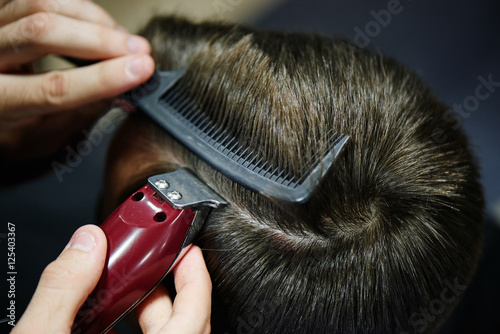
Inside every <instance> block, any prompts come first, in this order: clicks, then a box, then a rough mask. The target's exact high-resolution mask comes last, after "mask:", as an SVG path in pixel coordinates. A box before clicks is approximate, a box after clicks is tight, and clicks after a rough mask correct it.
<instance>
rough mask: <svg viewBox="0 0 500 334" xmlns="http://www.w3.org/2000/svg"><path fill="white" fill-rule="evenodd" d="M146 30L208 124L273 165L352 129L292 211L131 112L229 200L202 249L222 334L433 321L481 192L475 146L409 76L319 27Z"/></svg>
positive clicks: (456, 272)
mask: <svg viewBox="0 0 500 334" xmlns="http://www.w3.org/2000/svg"><path fill="white" fill-rule="evenodd" d="M142 34H143V35H144V36H145V37H146V38H148V39H149V40H150V41H151V43H152V48H153V56H154V58H155V60H156V62H157V67H158V69H160V70H171V69H178V68H180V67H185V68H186V73H185V75H184V77H183V78H182V79H181V82H180V84H181V85H182V86H183V87H185V89H186V90H187V91H188V92H189V94H190V96H191V98H192V99H193V100H194V101H195V102H196V103H197V104H198V105H199V106H200V107H201V108H202V110H204V112H205V113H206V114H207V116H208V117H210V118H211V119H212V120H213V121H214V122H216V124H217V125H218V126H219V127H222V128H224V129H226V130H227V131H229V132H230V133H231V135H232V136H234V137H236V138H237V140H238V142H239V143H240V145H243V146H245V147H248V148H249V149H250V150H252V151H253V152H254V154H255V155H258V156H260V157H262V158H264V159H266V161H268V162H269V163H271V164H272V165H274V166H278V167H280V168H283V169H285V170H286V171H287V172H289V173H292V174H294V173H300V171H301V170H302V169H304V168H307V167H308V166H307V161H309V158H310V157H312V156H314V155H315V154H317V153H318V152H321V151H322V150H323V149H324V145H325V138H326V136H327V135H328V133H329V132H330V131H331V130H333V131H336V132H338V133H344V134H348V135H349V136H350V139H349V141H348V143H347V146H346V147H345V149H344V151H343V153H342V154H341V156H340V157H339V158H338V160H337V161H336V162H335V164H334V166H333V168H332V170H331V171H329V173H328V174H327V176H326V177H325V179H324V180H323V181H322V183H321V185H320V186H319V188H318V189H317V191H316V192H315V193H314V195H313V197H312V198H311V199H310V200H309V201H308V202H306V203H304V204H300V205H289V204H284V203H277V202H276V201H273V200H270V199H268V198H266V197H264V196H262V195H259V194H256V193H254V192H252V191H250V190H247V189H245V188H243V187H241V186H239V185H238V184H236V183H235V182H233V181H232V180H230V179H228V178H226V177H225V176H223V175H221V174H220V173H218V172H217V171H215V170H213V169H212V168H211V167H209V166H208V165H206V164H205V163H204V162H202V161H200V159H198V158H197V157H196V156H195V155H193V154H192V153H190V152H189V151H188V150H187V149H185V148H184V147H183V146H182V145H181V144H179V143H177V142H176V141H175V140H173V139H172V138H170V137H169V136H168V135H167V134H165V133H164V132H163V131H162V130H161V129H159V128H156V125H153V124H152V123H151V122H150V121H149V120H146V119H145V118H144V116H141V115H135V116H133V118H135V119H136V120H135V121H137V119H142V122H145V123H151V125H150V126H151V129H153V128H156V130H151V132H154V133H155V135H154V138H153V139H152V141H156V143H160V144H159V146H160V147H167V146H168V147H169V148H168V149H169V150H170V151H171V152H172V154H173V155H174V156H175V157H176V159H177V161H178V162H179V164H181V165H184V166H187V167H189V168H190V169H191V170H193V171H194V172H195V173H196V174H197V175H198V176H199V177H200V178H201V179H203V180H204V181H205V182H206V183H207V184H208V185H210V186H211V187H212V188H213V189H215V190H216V191H217V192H218V193H219V194H221V195H222V196H223V197H224V198H225V199H227V200H228V201H229V202H230V205H229V206H228V207H226V208H223V209H220V210H212V212H211V214H210V216H209V217H208V219H207V221H206V223H205V225H204V228H203V230H202V231H201V233H200V237H199V239H198V241H197V243H198V245H200V246H201V247H202V249H203V250H204V256H205V260H206V263H207V266H208V269H209V272H210V275H211V279H212V282H213V289H214V290H213V316H212V328H213V332H214V333H224V332H227V333H236V332H238V333H241V332H252V331H254V332H256V333H333V332H339V333H354V332H356V333H378V332H380V333H381V332H384V333H388V332H391V333H395V332H399V331H409V332H414V331H419V332H422V331H429V332H432V331H434V330H435V329H436V328H438V327H439V326H440V324H441V323H442V321H443V320H444V319H445V318H446V316H447V315H448V314H449V313H450V311H451V310H452V309H453V307H454V305H455V304H456V302H457V301H458V299H459V298H458V297H459V296H455V295H454V294H455V293H456V294H460V293H461V292H463V291H462V290H460V291H459V292H456V291H455V292H452V291H451V288H450V287H448V286H449V285H450V284H455V285H457V284H458V285H459V286H463V285H466V284H468V282H469V281H470V280H471V277H472V276H473V273H474V270H475V266H476V263H477V261H478V257H479V254H480V248H481V232H482V221H483V197H482V190H481V186H480V184H479V182H478V170H477V167H476V164H475V162H474V157H473V155H472V153H471V151H470V150H469V147H468V142H467V139H466V137H465V136H464V134H463V132H462V131H461V130H460V129H457V128H455V127H454V126H453V125H454V124H455V123H454V122H450V121H449V115H447V108H446V106H445V105H443V104H442V103H441V102H440V101H439V100H438V99H437V98H436V97H435V96H434V95H433V94H432V93H431V91H430V90H429V88H428V87H427V86H426V85H425V84H424V83H423V82H422V81H421V80H420V79H419V78H418V77H417V76H416V75H415V74H414V73H413V72H411V71H410V70H408V69H406V68H404V67H403V66H402V65H400V64H399V63H397V62H396V61H394V60H392V59H390V58H387V57H385V56H383V55H381V54H379V53H377V52H374V51H372V50H367V49H362V48H359V47H356V46H354V45H353V44H350V43H349V42H347V41H344V40H341V39H334V38H330V37H326V36H321V35H315V34H302V33H290V32H270V31H258V30H254V29H250V28H246V27H241V26H235V25H224V24H218V23H199V24H193V23H190V22H188V21H186V20H183V19H178V18H172V17H165V18H156V19H153V20H152V21H151V22H150V23H149V25H148V26H147V27H146V28H145V29H144V30H143V31H142ZM437 133H439V138H438V137H437V136H436V134H437ZM455 290H457V291H458V290H459V289H455ZM443 296H445V297H446V298H445V297H443ZM450 296H455V298H454V299H452V298H451V297H450ZM435 300H438V301H440V302H439V305H438V306H436V305H437V304H436V305H434V304H432V303H431V302H432V301H435ZM435 309H437V311H436V312H434V311H433V312H431V311H430V310H435ZM424 311H425V312H427V313H429V314H431V317H429V316H425V315H424V313H423V312H424ZM427 313H425V314H427Z"/></svg>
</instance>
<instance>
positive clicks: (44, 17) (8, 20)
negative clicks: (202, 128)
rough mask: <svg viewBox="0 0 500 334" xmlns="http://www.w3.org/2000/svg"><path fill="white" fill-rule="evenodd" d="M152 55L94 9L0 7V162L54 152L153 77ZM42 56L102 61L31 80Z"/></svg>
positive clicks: (38, 3) (74, 0)
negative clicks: (115, 99) (0, 157)
mask: <svg viewBox="0 0 500 334" xmlns="http://www.w3.org/2000/svg"><path fill="white" fill-rule="evenodd" d="M150 51H151V47H150V45H149V43H148V42H147V41H146V40H145V39H144V38H142V37H139V36H133V35H130V34H128V33H127V32H125V31H124V29H120V28H118V25H117V23H116V22H115V21H114V20H113V19H112V18H111V17H110V16H109V15H108V14H107V13H106V12H105V11H104V10H103V9H102V8H100V7H99V6H97V5H96V4H94V3H92V2H91V1H86V0H64V1H61V0H43V1H42V0H0V91H1V97H2V98H1V99H0V154H2V155H3V156H4V157H7V158H11V159H13V160H19V159H23V158H35V157H40V156H43V155H49V154H52V153H54V152H56V151H57V150H58V149H59V148H60V147H61V146H62V145H63V144H64V143H65V142H66V141H67V140H68V139H69V138H71V137H72V135H74V134H77V133H79V132H80V131H81V130H82V129H84V128H85V127H87V126H88V125H90V124H91V123H92V122H93V121H94V120H95V119H96V117H97V116H98V115H99V114H100V113H101V112H103V111H105V110H106V108H107V107H108V106H109V99H110V98H113V97H115V96H117V95H119V94H121V93H123V92H125V91H127V90H129V89H131V88H132V87H134V86H137V85H139V84H141V83H143V82H145V81H146V80H147V79H148V78H149V77H150V76H151V75H152V73H153V70H154V62H153V60H152V58H151V57H150V56H149V53H150ZM47 54H57V55H62V56H69V57H75V58H83V59H90V60H102V59H104V60H103V61H102V62H100V63H97V64H94V65H91V66H86V67H83V68H76V69H69V70H63V71H53V72H49V73H44V74H35V73H33V70H32V66H31V65H32V62H33V61H34V60H36V59H38V58H41V57H43V56H45V55H47ZM20 153H24V156H23V155H20Z"/></svg>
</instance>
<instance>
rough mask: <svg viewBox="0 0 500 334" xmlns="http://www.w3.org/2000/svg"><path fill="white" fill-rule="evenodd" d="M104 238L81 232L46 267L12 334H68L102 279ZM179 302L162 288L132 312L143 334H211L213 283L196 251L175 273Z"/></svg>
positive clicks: (93, 229) (96, 231)
mask: <svg viewBox="0 0 500 334" xmlns="http://www.w3.org/2000/svg"><path fill="white" fill-rule="evenodd" d="M105 258H106V236H105V235H104V232H103V231H102V230H101V229H100V228H99V227H97V226H95V225H86V226H83V227H81V228H79V229H78V230H77V231H76V232H75V234H74V235H73V237H72V238H71V240H70V242H69V243H68V245H67V246H66V248H65V249H64V250H63V252H62V253H61V255H59V257H58V258H57V259H56V260H55V261H54V262H52V263H51V264H49V265H48V266H47V267H46V268H45V270H44V272H43V274H42V277H41V278H40V282H39V283H38V287H37V289H36V291H35V294H34V295H33V298H32V299H31V302H30V304H29V305H28V308H27V309H26V311H25V313H24V314H23V316H22V317H21V319H20V320H19V322H18V323H17V325H16V326H15V327H14V329H13V331H12V333H13V334H20V333H21V334H22V333H70V332H71V326H72V325H73V319H74V318H75V315H76V313H77V311H78V309H79V307H80V305H81V304H82V303H83V302H84V301H85V299H86V298H87V296H88V295H89V294H90V293H91V292H92V290H93V288H94V287H95V285H96V284H97V282H98V280H99V277H100V276H101V272H102V269H103V267H104V262H105ZM174 279H175V288H176V291H177V296H176V297H175V300H174V301H172V299H171V298H170V296H169V295H168V292H167V291H166V289H164V288H163V287H160V288H158V289H156V290H155V291H154V292H153V293H152V294H151V295H150V296H148V298H147V299H146V300H144V301H143V302H142V303H141V304H140V305H139V307H138V308H137V309H136V313H137V316H138V319H139V324H140V326H141V329H142V331H143V332H144V333H148V334H156V333H158V334H159V333H176V334H205V333H210V307H211V289H212V285H211V281H210V276H209V274H208V271H207V268H206V266H205V262H204V260H203V255H202V253H201V250H200V248H198V247H196V246H192V247H191V248H190V249H189V250H188V252H187V253H186V254H185V255H184V257H183V258H182V260H181V261H180V262H179V264H178V265H177V266H176V267H175V268H174Z"/></svg>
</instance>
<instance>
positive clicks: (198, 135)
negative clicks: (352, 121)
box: [129, 70, 348, 203]
mask: <svg viewBox="0 0 500 334" xmlns="http://www.w3.org/2000/svg"><path fill="white" fill-rule="evenodd" d="M183 73H184V70H178V71H172V72H161V73H157V74H156V75H155V80H160V81H161V82H160V85H159V86H160V88H159V89H155V90H154V91H153V92H150V94H148V95H146V96H143V95H144V94H142V95H140V94H136V95H140V96H141V98H140V99H139V100H134V101H129V102H131V103H133V104H134V105H137V106H138V107H139V108H140V109H142V110H143V111H144V112H145V113H146V114H148V115H149V116H150V117H151V118H153V120H155V121H156V122H157V123H158V124H160V125H161V126H162V127H163V128H164V129H165V130H167V131H168V132H169V133H170V134H171V135H172V136H173V137H174V138H176V139H177V140H178V141H180V142H181V143H183V144H184V145H185V146H187V147H188V148H189V149H190V150H191V151H193V152H194V153H195V154H196V155H198V156H199V157H200V158H202V159H203V160H204V161H205V162H207V163H208V164H209V165H211V166H212V167H214V168H215V169H217V170H218V171H219V172H221V173H222V174H224V175H226V176H227V177H229V178H231V179H232V180H234V181H235V182H237V183H239V184H241V185H243V186H245V187H247V188H250V189H251V190H254V191H257V192H259V193H261V194H263V195H265V196H268V197H271V198H274V199H278V200H284V201H288V202H295V203H301V202H305V201H307V200H308V199H309V198H310V196H311V195H312V192H313V190H314V189H315V188H316V186H317V185H318V184H319V183H320V181H321V179H322V178H323V177H324V175H325V174H326V173H327V172H328V170H329V169H330V167H331V166H332V164H333V162H334V161H335V159H336V158H337V156H338V154H339V153H340V152H341V150H342V148H343V147H344V145H345V143H346V142H347V140H348V136H346V135H342V134H338V133H336V132H333V131H330V132H329V133H328V134H327V138H326V145H324V147H325V149H324V151H323V152H321V153H319V154H317V155H315V156H313V157H311V158H310V159H309V160H308V161H305V164H304V167H303V168H302V170H300V171H299V173H298V174H297V175H290V173H286V172H285V171H284V170H282V169H280V168H278V167H276V166H273V165H270V164H268V163H267V161H265V160H264V159H263V158H262V157H258V156H257V155H256V154H255V152H253V151H251V150H249V149H248V148H247V147H243V146H241V145H240V144H239V143H238V141H237V139H236V138H235V137H234V136H232V135H231V134H230V133H228V132H227V131H225V130H224V129H223V128H220V127H219V126H218V125H217V124H215V122H213V121H212V120H210V119H209V117H208V116H207V115H206V114H205V113H204V112H203V110H201V109H200V108H199V107H198V106H196V105H195V103H194V101H193V100H192V99H190V97H189V94H188V93H187V92H185V91H183V90H182V89H181V87H180V85H179V84H178V83H177V81H178V79H179V78H180V77H181V76H182V74H183ZM136 89H137V88H136ZM129 95H130V96H131V95H133V94H129Z"/></svg>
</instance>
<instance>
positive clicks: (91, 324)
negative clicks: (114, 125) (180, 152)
mask: <svg viewBox="0 0 500 334" xmlns="http://www.w3.org/2000/svg"><path fill="white" fill-rule="evenodd" d="M223 205H227V202H226V201H225V200H224V199H222V198H221V197H220V196H219V195H218V194H217V193H215V192H214V191H213V190H212V189H210V188H209V187H208V186H207V185H206V184H205V183H203V182H202V181H200V180H199V179H198V178H197V177H196V176H194V175H193V174H192V173H191V172H189V171H188V170H186V169H184V168H179V169H178V170H176V171H175V172H172V173H166V174H160V175H155V176H152V177H150V178H149V179H148V184H147V185H145V186H144V187H142V188H141V189H139V190H138V191H137V192H135V193H134V194H133V195H132V196H130V197H129V198H128V199H127V200H125V202H123V203H122V204H121V205H120V206H119V207H118V208H117V209H116V210H115V211H114V212H113V213H112V214H111V215H110V216H109V217H108V219H106V221H105V222H104V223H103V224H102V226H101V228H102V229H103V231H104V232H105V233H106V236H107V240H108V255H107V259H106V265H105V267H104V271H103V273H102V276H101V278H100V280H99V282H98V283H97V286H96V288H95V290H94V291H93V292H92V294H91V295H90V296H89V298H88V299H87V300H86V301H85V303H84V304H83V305H82V307H81V308H80V310H79V312H78V314H77V316H76V319H75V323H74V325H73V328H72V333H75V334H76V333H105V332H107V331H108V330H110V329H111V328H112V327H113V326H114V325H116V323H118V321H120V320H121V319H122V318H123V317H124V316H125V315H127V314H128V313H129V312H130V311H131V310H133V309H134V307H135V306H137V305H138V304H139V303H140V302H141V301H142V300H143V299H144V298H146V296H147V295H148V294H149V293H150V292H151V291H153V289H154V288H155V287H156V286H157V285H158V284H159V283H160V282H161V281H162V279H163V278H164V277H165V276H166V275H167V274H168V273H169V272H170V270H172V268H173V267H174V265H175V263H176V262H177V261H178V260H179V259H180V258H181V257H182V255H183V254H184V251H185V250H187V247H188V246H190V245H191V244H192V242H193V240H194V238H195V237H196V235H197V234H198V231H199V230H200V229H201V227H202V225H203V223H204V221H205V218H206V216H207V214H208V212H209V211H210V209H211V208H218V207H220V206H223ZM183 250H184V251H183Z"/></svg>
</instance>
